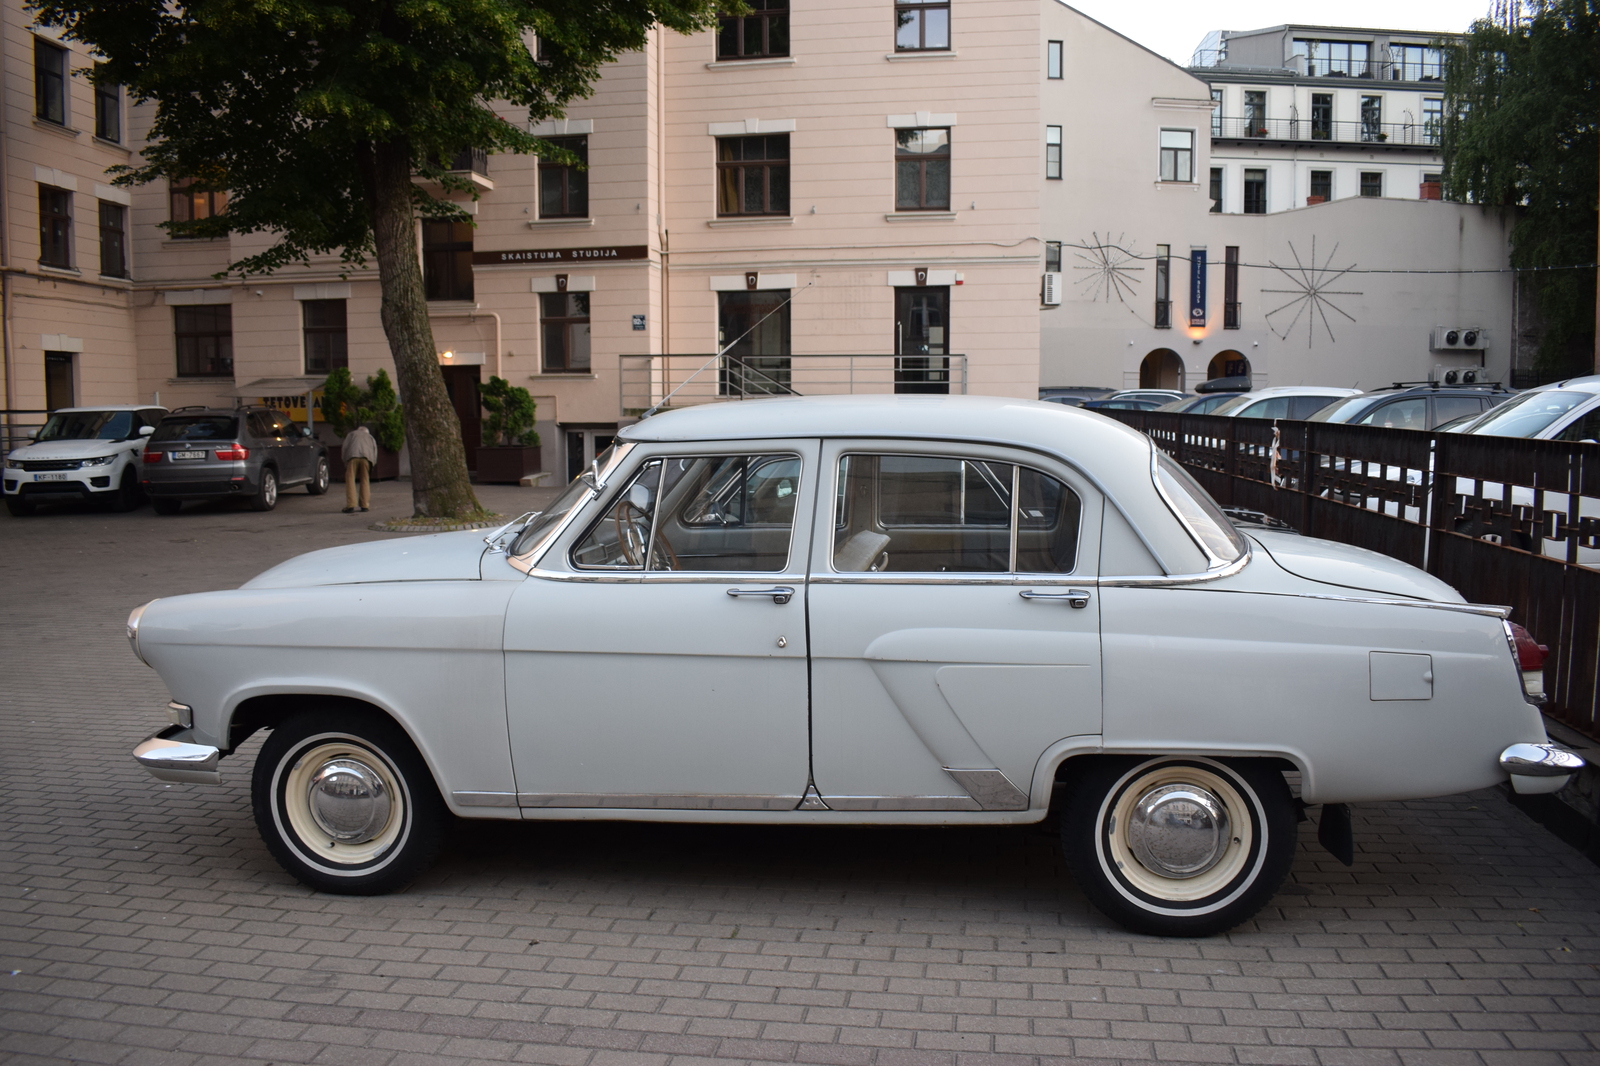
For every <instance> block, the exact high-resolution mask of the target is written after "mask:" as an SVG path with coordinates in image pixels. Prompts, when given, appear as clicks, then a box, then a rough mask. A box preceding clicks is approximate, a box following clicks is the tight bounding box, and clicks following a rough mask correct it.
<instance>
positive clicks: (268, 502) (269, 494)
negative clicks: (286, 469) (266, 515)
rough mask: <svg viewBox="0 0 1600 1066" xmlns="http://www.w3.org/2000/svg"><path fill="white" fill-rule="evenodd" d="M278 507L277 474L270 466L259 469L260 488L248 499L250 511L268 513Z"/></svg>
mask: <svg viewBox="0 0 1600 1066" xmlns="http://www.w3.org/2000/svg"><path fill="white" fill-rule="evenodd" d="M276 506H278V474H277V471H275V470H273V469H272V467H270V466H264V467H262V468H261V488H259V489H257V490H256V494H255V495H254V496H252V497H251V498H250V509H251V510H252V511H270V510H272V509H273V508H274V507H276Z"/></svg>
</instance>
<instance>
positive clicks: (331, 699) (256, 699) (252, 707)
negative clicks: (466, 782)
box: [219, 686, 449, 795]
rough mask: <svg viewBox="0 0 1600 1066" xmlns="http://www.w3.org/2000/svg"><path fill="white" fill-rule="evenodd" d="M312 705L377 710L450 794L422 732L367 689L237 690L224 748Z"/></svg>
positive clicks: (225, 721)
mask: <svg viewBox="0 0 1600 1066" xmlns="http://www.w3.org/2000/svg"><path fill="white" fill-rule="evenodd" d="M310 707H319V708H328V709H330V710H333V709H337V710H344V711H357V712H360V713H363V714H376V715H379V716H381V717H383V718H385V719H387V720H388V721H390V722H392V723H394V725H395V726H396V727H397V728H398V729H399V730H400V731H401V732H403V733H404V734H405V735H406V738H407V739H408V740H410V741H411V746H412V747H413V748H415V749H416V750H417V754H418V755H420V756H421V757H422V761H423V763H424V764H426V766H427V767H428V773H429V774H431V775H432V777H433V781H434V784H435V785H436V786H438V788H439V791H440V792H441V794H445V795H448V794H449V793H448V790H447V789H446V787H445V780H444V777H443V776H442V775H441V774H440V772H439V765H438V762H437V760H436V759H435V758H434V757H433V753H432V752H431V751H430V750H429V748H428V745H427V744H425V743H423V741H422V738H421V736H419V735H418V733H417V731H416V730H415V729H413V728H412V723H411V722H409V721H408V720H407V716H406V715H404V714H401V713H399V712H398V710H397V709H396V708H394V707H390V706H387V705H386V704H385V703H383V702H381V701H379V700H376V699H373V698H372V697H371V696H370V694H367V693H351V692H348V691H345V690H340V689H336V688H333V687H331V686H329V687H321V686H318V687H313V688H307V687H305V686H300V687H298V688H297V689H296V690H292V691H285V690H268V691H248V690H247V691H244V692H237V693H234V695H233V698H231V699H230V700H229V701H228V703H227V705H226V706H225V708H224V711H223V716H222V726H221V729H220V730H219V732H220V733H222V734H223V738H224V739H225V740H226V744H227V746H226V747H225V748H223V750H224V751H226V752H233V751H237V750H238V748H239V745H241V744H243V743H244V742H245V741H246V740H248V739H249V738H250V737H251V736H253V735H254V734H255V733H257V732H258V731H260V730H262V729H273V728H275V727H277V726H278V725H279V724H281V723H282V722H283V721H284V720H285V719H287V718H289V717H291V716H292V715H295V714H298V713H300V712H301V711H304V710H306V709H308V708H310Z"/></svg>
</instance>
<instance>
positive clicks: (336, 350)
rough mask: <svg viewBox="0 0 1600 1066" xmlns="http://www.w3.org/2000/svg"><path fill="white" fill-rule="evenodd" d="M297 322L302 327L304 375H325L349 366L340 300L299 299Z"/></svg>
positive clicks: (347, 333) (342, 306) (346, 338)
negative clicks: (303, 331) (304, 359)
mask: <svg viewBox="0 0 1600 1066" xmlns="http://www.w3.org/2000/svg"><path fill="white" fill-rule="evenodd" d="M300 320H301V321H302V322H303V323H304V324H305V339H306V373H307V374H326V373H328V372H329V371H331V370H335V369H337V368H339V367H341V366H343V367H347V366H349V365H350V335H349V332H348V331H347V330H346V328H345V302H344V301H343V300H301V301H300Z"/></svg>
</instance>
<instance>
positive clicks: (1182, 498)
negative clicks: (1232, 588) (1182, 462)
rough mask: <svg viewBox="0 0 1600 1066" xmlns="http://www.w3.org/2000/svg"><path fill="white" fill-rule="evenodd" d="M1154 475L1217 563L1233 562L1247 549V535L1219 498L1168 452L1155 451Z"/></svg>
mask: <svg viewBox="0 0 1600 1066" xmlns="http://www.w3.org/2000/svg"><path fill="white" fill-rule="evenodd" d="M1155 478H1156V485H1157V486H1158V487H1159V488H1160V489H1161V495H1162V496H1164V497H1166V500H1167V503H1168V504H1169V505H1170V506H1171V507H1172V509H1173V511H1174V512H1176V513H1177V516H1178V518H1179V519H1180V520H1181V521H1182V522H1183V524H1184V525H1185V526H1187V527H1189V532H1190V533H1191V534H1192V535H1193V536H1194V538H1195V540H1197V541H1199V542H1200V544H1201V545H1202V546H1203V547H1204V548H1205V550H1206V553H1207V554H1208V555H1210V556H1212V557H1213V558H1214V559H1216V560H1217V562H1218V563H1231V562H1233V561H1234V560H1236V559H1238V558H1239V557H1240V556H1241V555H1243V554H1244V553H1245V548H1246V544H1245V540H1244V536H1243V535H1242V534H1241V533H1240V532H1239V531H1238V530H1237V529H1235V528H1234V525H1233V523H1232V522H1230V521H1229V520H1228V516H1227V515H1225V514H1223V513H1222V508H1220V507H1218V506H1217V501H1215V500H1213V499H1212V498H1211V494H1210V493H1208V492H1207V491H1206V490H1205V489H1203V488H1201V487H1200V483H1199V482H1198V481H1196V480H1195V479H1194V478H1193V477H1192V476H1190V474H1189V471H1187V470H1185V469H1184V468H1183V467H1181V466H1179V465H1178V464H1177V463H1175V462H1174V461H1173V460H1172V459H1171V458H1170V457H1169V456H1168V455H1167V454H1166V453H1165V452H1160V451H1158V452H1157V453H1156V469H1155Z"/></svg>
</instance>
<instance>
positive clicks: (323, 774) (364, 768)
mask: <svg viewBox="0 0 1600 1066" xmlns="http://www.w3.org/2000/svg"><path fill="white" fill-rule="evenodd" d="M306 804H307V806H308V807H309V808H310V809H311V817H312V819H313V820H314V821H315V822H316V823H317V826H318V827H319V828H320V829H321V830H322V831H323V832H324V833H326V834H328V836H330V837H332V838H333V839H334V840H337V841H339V842H340V843H343V844H360V843H362V842H364V841H368V840H371V839H372V838H373V837H375V836H377V835H378V834H379V833H381V832H383V830H384V827H385V826H387V825H388V824H389V814H390V811H391V810H392V809H393V806H394V803H393V799H392V797H391V796H390V793H389V788H388V786H386V785H385V784H384V782H383V777H382V775H380V774H379V773H378V771H376V770H374V769H373V768H372V767H370V766H368V765H367V764H366V763H364V762H361V761H360V760H359V759H351V758H342V759H330V760H329V761H328V762H325V763H323V764H322V765H321V766H320V767H318V768H317V772H316V773H314V774H312V775H311V781H310V783H309V785H308V786H307V790H306Z"/></svg>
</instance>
